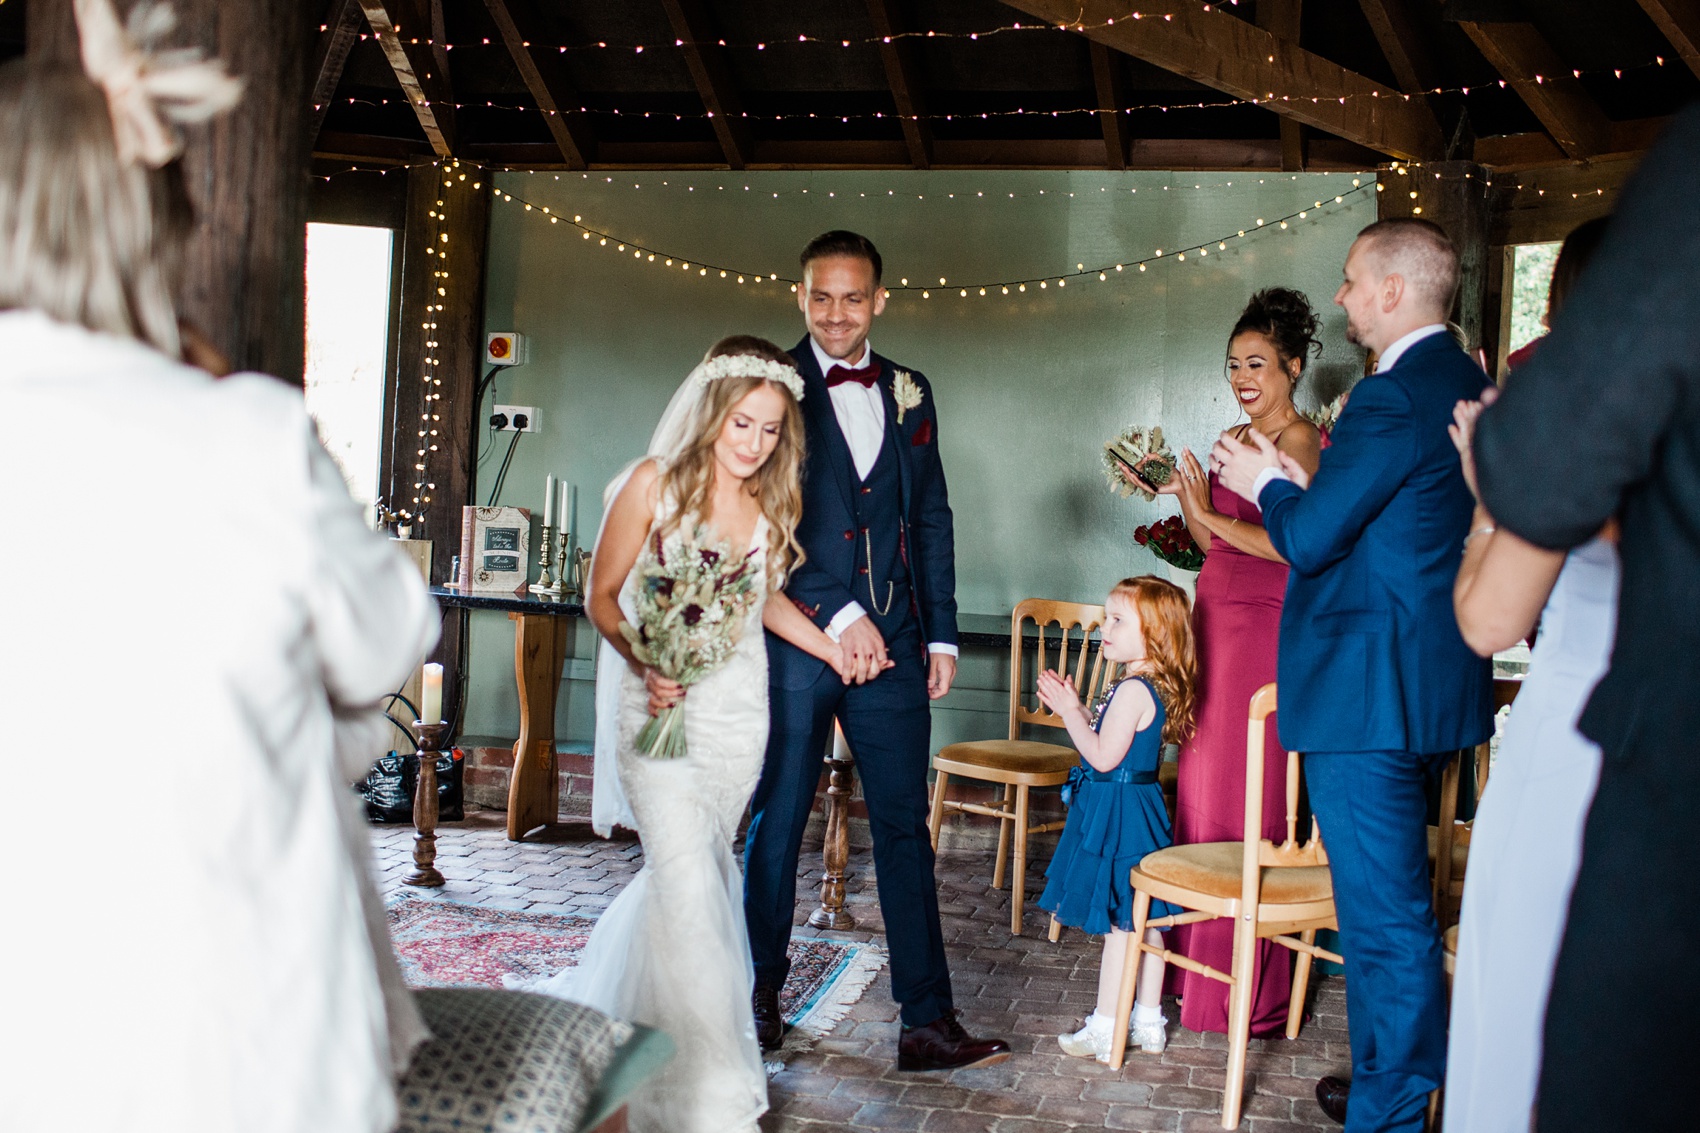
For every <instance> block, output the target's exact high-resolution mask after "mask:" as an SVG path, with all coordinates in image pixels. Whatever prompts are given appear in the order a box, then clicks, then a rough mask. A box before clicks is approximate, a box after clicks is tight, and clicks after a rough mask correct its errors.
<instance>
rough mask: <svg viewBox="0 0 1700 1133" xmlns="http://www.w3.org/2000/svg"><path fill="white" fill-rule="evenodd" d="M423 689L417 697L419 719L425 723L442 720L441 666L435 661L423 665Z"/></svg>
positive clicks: (435, 722) (440, 721)
mask: <svg viewBox="0 0 1700 1133" xmlns="http://www.w3.org/2000/svg"><path fill="white" fill-rule="evenodd" d="M424 688H425V691H424V694H423V695H422V696H421V697H420V698H419V700H420V704H419V719H420V721H421V722H422V723H426V724H440V723H442V722H443V667H442V666H441V665H439V664H437V663H436V662H432V663H430V664H428V665H426V666H425V686H424Z"/></svg>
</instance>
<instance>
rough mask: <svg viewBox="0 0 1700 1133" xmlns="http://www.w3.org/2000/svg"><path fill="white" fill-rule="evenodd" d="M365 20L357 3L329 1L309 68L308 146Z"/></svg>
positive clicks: (316, 134)
mask: <svg viewBox="0 0 1700 1133" xmlns="http://www.w3.org/2000/svg"><path fill="white" fill-rule="evenodd" d="M365 18H366V16H365V13H364V12H362V11H361V10H360V3H359V0H332V3H331V6H330V10H329V11H328V12H327V13H326V15H325V20H324V25H325V30H324V31H322V32H320V33H319V42H318V45H317V46H316V47H315V48H314V49H313V69H312V70H311V71H309V72H308V74H310V75H311V76H312V78H313V92H312V95H311V100H312V107H311V109H309V110H308V111H307V144H308V145H309V146H310V145H312V143H313V140H314V139H315V138H317V137H318V136H319V129H320V127H322V126H323V125H324V124H325V115H326V114H327V113H328V112H329V111H330V108H331V99H332V98H333V97H334V96H335V95H336V88H337V84H338V83H340V82H341V81H342V69H343V67H344V66H346V65H347V63H348V53H349V52H350V51H352V50H353V49H354V43H355V41H356V40H358V39H359V38H360V25H361V23H362V21H364V20H365Z"/></svg>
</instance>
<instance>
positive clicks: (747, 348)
mask: <svg viewBox="0 0 1700 1133" xmlns="http://www.w3.org/2000/svg"><path fill="white" fill-rule="evenodd" d="M802 396H803V382H802V379H801V378H800V377H798V375H797V371H796V370H795V368H794V367H793V365H792V362H791V357H790V355H788V354H786V353H785V352H784V351H782V350H780V349H779V347H777V346H774V345H773V344H772V343H770V342H767V341H766V340H764V339H760V338H754V337H751V336H743V335H739V336H734V337H732V338H727V339H723V340H722V341H720V342H718V343H716V344H715V345H714V347H713V348H712V349H711V350H709V352H708V355H707V357H706V358H704V360H703V363H702V365H700V366H698V367H697V368H696V369H695V370H693V371H692V372H691V374H690V376H689V377H687V378H686V379H685V381H684V384H683V385H681V386H680V387H679V392H678V393H676V394H675V395H674V397H673V401H672V403H671V404H670V405H669V406H668V407H667V412H666V414H664V415H663V417H662V420H661V424H660V425H659V426H657V428H656V431H655V437H654V439H653V440H652V441H651V442H650V448H649V456H648V457H647V458H646V459H644V460H642V461H640V462H638V463H637V464H636V465H635V466H634V467H632V468H631V469H630V470H628V471H627V472H625V473H623V474H622V475H621V476H620V477H619V478H617V479H616V480H615V481H614V482H613V483H612V484H610V485H609V488H608V493H607V495H608V498H609V499H610V500H611V503H610V504H609V505H608V507H607V508H606V514H605V517H604V519H603V524H602V531H601V532H600V534H599V535H598V537H597V541H596V553H595V557H594V558H593V559H592V569H591V578H590V593H589V595H588V598H587V601H586V605H587V608H588V612H589V614H590V619H591V621H592V622H593V623H594V624H595V626H596V628H597V631H598V632H600V633H601V635H602V637H603V640H604V643H605V644H604V645H603V646H602V656H601V657H600V658H599V662H598V676H597V758H596V813H595V816H594V820H595V823H596V827H597V830H598V832H599V833H602V834H606V833H607V832H608V828H609V827H610V826H611V825H613V824H614V823H616V822H617V823H618V824H620V825H622V826H628V827H632V828H634V829H636V830H637V832H638V835H639V837H640V838H641V840H642V842H643V853H644V865H643V868H642V869H641V870H640V871H639V872H638V874H637V876H636V877H634V878H633V879H632V881H631V883H630V884H629V885H627V886H626V888H625V890H624V891H622V892H621V893H620V895H619V897H617V898H616V899H615V900H614V902H613V904H611V905H610V906H609V907H608V910H607V911H606V912H605V913H604V914H603V915H602V917H601V919H600V920H599V921H598V923H597V925H596V929H595V931H594V932H593V933H592V934H591V937H590V941H589V943H588V944H587V945H586V947H585V951H584V955H583V957H582V959H581V962H580V964H579V966H578V967H577V968H569V969H567V970H565V971H563V972H560V973H558V974H557V975H555V976H553V977H551V978H550V979H549V980H547V981H545V983H544V984H542V985H541V986H538V987H534V988H532V989H531V990H535V991H542V992H545V993H548V994H552V995H558V996H561V997H563V998H567V999H572V1000H574V1001H576V1002H580V1003H584V1004H587V1005H589V1006H591V1007H595V1008H597V1009H598V1010H600V1011H603V1012H605V1013H606V1014H609V1015H613V1016H616V1017H618V1018H621V1019H628V1020H630V1021H632V1022H635V1023H641V1024H644V1025H646V1026H650V1027H655V1028H657V1029H659V1030H662V1031H665V1032H666V1033H667V1034H668V1035H669V1036H670V1037H671V1038H672V1039H673V1042H674V1044H675V1046H676V1048H677V1050H676V1053H675V1054H674V1056H673V1059H672V1060H671V1061H670V1062H669V1063H668V1064H667V1066H666V1067H665V1069H664V1070H663V1072H662V1073H661V1074H659V1075H658V1076H656V1077H655V1078H653V1079H651V1081H650V1082H649V1083H647V1084H646V1085H645V1087H644V1088H643V1089H642V1090H641V1091H640V1092H639V1093H638V1094H637V1095H636V1096H634V1098H633V1099H632V1101H631V1103H630V1110H629V1113H630V1123H631V1129H632V1130H633V1133H723V1131H724V1133H733V1131H736V1133H754V1130H755V1128H756V1119H757V1118H758V1117H759V1116H761V1114H762V1113H764V1112H765V1111H766V1110H767V1077H766V1074H765V1072H764V1070H763V1067H762V1060H761V1052H760V1050H759V1048H758V1047H757V1045H756V1032H755V1022H754V1019H753V1017H752V1015H751V1010H750V995H751V987H752V980H753V977H752V974H751V968H750V952H749V942H748V938H747V936H746V933H745V928H744V919H743V913H742V882H741V879H740V877H739V874H738V869H737V864H736V861H735V859H734V858H733V855H732V839H733V836H734V835H735V834H736V832H737V828H738V822H739V820H740V819H741V818H742V817H743V814H744V808H745V806H746V804H747V803H748V802H749V798H750V794H751V792H752V791H753V790H754V789H755V784H756V778H757V776H758V775H759V774H760V772H761V765H762V755H763V752H764V750H765V749H766V746H767V726H768V715H767V648H766V645H765V643H764V642H763V639H762V628H763V627H766V628H767V629H769V630H771V631H772V632H774V633H776V634H778V635H779V636H780V637H783V638H784V639H786V640H787V641H790V642H792V643H793V644H795V645H797V646H798V647H799V648H801V649H803V650H806V651H807V652H809V653H811V654H813V655H814V656H816V657H820V658H822V659H823V660H825V661H827V662H828V663H829V664H831V665H832V666H833V667H834V669H839V668H841V657H840V653H839V648H838V646H837V644H836V643H834V642H833V641H832V640H831V639H829V638H828V637H827V636H826V634H824V633H823V632H821V630H819V629H818V628H816V627H815V625H814V624H813V623H812V622H810V621H809V620H808V619H807V618H806V617H804V616H803V614H802V613H801V612H800V611H799V610H798V609H797V608H796V607H795V606H793V605H792V604H791V603H790V602H788V601H784V600H783V598H781V600H780V601H776V602H769V601H765V600H763V601H761V602H759V603H758V605H757V607H756V609H755V610H753V611H752V612H751V613H750V615H749V619H750V620H749V622H748V624H747V625H746V626H745V630H744V633H743V636H742V637H741V638H740V639H739V642H738V645H737V649H736V651H735V652H734V653H733V655H732V658H731V659H730V660H729V661H727V662H726V663H725V665H723V666H722V667H721V668H719V669H717V670H715V671H714V672H712V673H710V674H709V675H708V676H707V677H705V678H703V679H702V680H701V681H699V682H698V683H696V684H695V685H692V686H691V688H690V690H689V694H688V696H687V694H686V690H684V689H683V688H681V687H680V686H679V685H677V684H675V683H673V682H672V681H669V680H667V679H666V678H664V677H662V676H661V675H660V674H659V673H657V672H655V671H654V670H653V669H648V668H646V667H644V666H643V665H642V664H640V663H639V662H638V661H637V660H636V659H635V658H634V657H633V656H632V650H631V646H630V645H629V644H627V642H626V640H625V638H624V637H622V636H621V634H620V630H619V627H620V624H621V623H622V622H625V621H630V620H631V619H632V613H631V609H632V605H631V590H632V578H633V574H634V570H635V568H636V567H637V566H638V563H639V557H640V553H645V554H647V553H648V551H647V548H648V547H650V546H652V545H654V543H653V541H654V540H655V539H656V538H657V537H659V538H660V539H661V540H662V545H663V546H664V547H671V546H673V545H676V543H677V542H681V541H684V540H687V539H690V538H692V537H693V532H694V531H695V530H696V529H697V528H699V527H700V528H701V529H702V530H703V536H702V545H703V546H711V545H714V544H722V545H724V546H725V547H726V548H727V549H728V550H729V551H730V552H731V553H742V552H743V551H744V550H745V549H746V548H747V549H748V551H749V553H750V554H751V556H752V560H751V561H752V563H753V564H754V566H755V569H756V570H757V571H758V576H757V579H758V581H757V589H758V591H759V592H760V593H762V594H763V595H764V599H765V598H766V597H772V596H774V595H776V594H778V593H779V589H780V587H781V586H782V585H783V584H784V581H785V576H786V574H787V572H788V571H790V570H792V569H794V568H795V567H796V565H797V564H798V562H799V561H800V560H801V558H802V551H801V549H800V548H799V546H798V544H797V540H796V534H795V533H796V528H797V518H798V515H799V513H800V511H801V508H802V494H801V487H800V481H799V469H800V467H801V464H802V458H803V451H802V448H803V420H802V414H801V411H800V410H799V409H798V405H797V403H798V401H799V400H800V399H801V398H802ZM681 700H683V701H684V702H685V704H686V708H685V713H684V720H685V736H686V741H687V745H688V753H687V754H686V755H685V756H683V757H682V758H679V759H653V758H650V757H648V756H645V755H643V754H641V753H640V752H639V751H637V748H636V736H637V732H638V730H639V729H640V728H641V727H642V726H643V724H644V721H645V720H646V719H647V717H648V716H650V715H653V714H654V713H656V712H659V711H660V710H661V709H663V708H665V707H668V706H670V705H672V704H675V703H679V702H680V701H681Z"/></svg>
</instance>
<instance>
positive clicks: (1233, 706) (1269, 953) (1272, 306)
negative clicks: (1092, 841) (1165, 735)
mask: <svg viewBox="0 0 1700 1133" xmlns="http://www.w3.org/2000/svg"><path fill="white" fill-rule="evenodd" d="M1317 325H1318V323H1317V317H1316V312H1314V311H1313V310H1312V309H1311V306H1310V301H1309V300H1308V299H1307V298H1305V296H1304V295H1303V294H1302V293H1301V292H1298V291H1292V290H1289V289H1287V288H1284V287H1273V288H1270V289H1268V290H1266V291H1259V292H1258V293H1257V294H1255V295H1253V296H1252V297H1251V302H1249V303H1248V304H1246V308H1245V311H1244V312H1243V313H1242V314H1241V315H1240V318H1239V321H1238V322H1236V323H1235V324H1234V329H1233V333H1232V334H1231V335H1229V337H1228V362H1227V377H1228V386H1229V388H1230V389H1231V390H1232V391H1233V394H1234V398H1235V400H1236V401H1238V402H1239V404H1240V407H1241V409H1242V410H1243V411H1244V412H1245V413H1246V415H1247V416H1249V417H1250V418H1251V420H1250V421H1249V422H1247V423H1245V424H1242V425H1239V426H1237V427H1236V428H1235V430H1234V431H1235V433H1236V434H1237V435H1238V436H1239V437H1240V439H1242V440H1243V439H1245V435H1246V431H1247V430H1249V429H1256V430H1257V431H1258V432H1260V433H1262V434H1263V435H1264V436H1266V437H1268V438H1269V439H1270V440H1272V441H1274V442H1275V445H1276V447H1277V448H1279V449H1280V450H1281V451H1282V452H1285V453H1287V454H1288V455H1289V456H1291V457H1292V458H1293V459H1294V460H1296V461H1297V462H1298V463H1299V464H1300V465H1302V466H1303V467H1304V469H1305V471H1307V472H1311V473H1314V472H1315V471H1316V466H1317V459H1318V456H1319V454H1320V453H1321V436H1320V434H1319V433H1318V432H1317V429H1316V426H1315V425H1312V424H1311V423H1310V422H1309V421H1307V420H1305V418H1304V417H1302V416H1300V414H1299V411H1298V410H1297V409H1296V408H1295V407H1294V405H1293V391H1294V390H1295V389H1296V388H1297V387H1298V384H1299V379H1300V378H1301V377H1302V376H1303V374H1304V369H1305V363H1306V360H1307V358H1308V357H1309V355H1310V354H1311V352H1312V351H1313V350H1315V349H1318V348H1319V347H1320V345H1321V344H1320V342H1319V341H1318V339H1317ZM1177 471H1178V473H1179V475H1177V476H1175V477H1173V478H1172V479H1171V480H1170V482H1169V484H1167V485H1165V486H1164V488H1162V489H1160V490H1161V491H1162V492H1164V493H1165V494H1173V495H1176V496H1178V497H1179V499H1180V505H1181V513H1182V515H1184V516H1185V518H1186V524H1187V528H1188V529H1189V530H1190V531H1191V532H1192V537H1193V539H1194V540H1195V541H1196V542H1197V543H1198V545H1199V546H1200V547H1203V548H1205V550H1206V553H1205V559H1204V569H1203V570H1201V571H1200V572H1199V575H1198V594H1197V598H1196V602H1195V605H1194V607H1193V636H1194V639H1195V640H1196V641H1197V643H1198V666H1199V688H1198V695H1199V710H1198V729H1197V731H1196V732H1195V733H1194V734H1193V738H1192V740H1191V741H1190V742H1189V743H1188V744H1187V745H1186V747H1185V748H1184V749H1182V752H1181V760H1180V781H1179V784H1178V786H1177V788H1176V796H1177V797H1176V804H1177V806H1176V809H1177V811H1178V813H1177V814H1176V818H1175V843H1176V844H1177V845H1183V844H1186V843H1192V842H1238V841H1240V840H1241V839H1242V838H1244V836H1245V758H1246V755H1245V736H1246V712H1247V708H1248V706H1249V705H1250V702H1251V697H1252V694H1253V693H1254V692H1256V691H1257V690H1258V689H1259V688H1260V687H1262V686H1263V685H1265V684H1267V683H1269V682H1270V681H1272V680H1274V679H1275V655H1276V642H1277V639H1278V637H1279V635H1280V626H1281V601H1282V599H1283V598H1284V597H1285V595H1286V592H1287V564H1286V561H1285V560H1284V559H1282V558H1281V556H1280V555H1278V554H1277V553H1276V552H1275V548H1274V547H1273V546H1272V545H1271V544H1270V542H1269V536H1268V535H1267V534H1265V533H1264V530H1263V525H1262V522H1261V519H1262V513H1261V512H1259V511H1258V509H1257V506H1256V505H1255V504H1252V503H1249V502H1247V501H1246V500H1243V499H1241V498H1240V497H1239V496H1237V495H1235V494H1234V493H1233V492H1230V491H1228V490H1227V489H1226V488H1224V487H1220V486H1218V485H1217V483H1216V479H1215V476H1214V475H1211V476H1209V477H1208V478H1206V475H1205V472H1204V469H1203V468H1202V467H1201V466H1200V465H1199V462H1198V460H1197V458H1196V457H1194V456H1193V454H1192V452H1191V451H1190V450H1182V453H1181V459H1180V461H1179V468H1178V469H1177ZM1267 734H1268V749H1267V752H1266V755H1265V758H1266V760H1267V764H1266V768H1265V773H1264V779H1263V783H1264V787H1263V833H1264V836H1265V837H1270V838H1276V839H1280V838H1283V837H1285V836H1286V782H1287V773H1286V753H1285V752H1284V751H1283V750H1282V748H1281V743H1280V740H1279V739H1278V738H1277V737H1276V729H1274V728H1271V729H1269V731H1268V733H1267ZM1174 935H1175V936H1176V938H1177V939H1176V943H1175V950H1176V951H1177V952H1179V953H1181V954H1182V955H1185V956H1189V957H1191V958H1192V959H1194V960H1197V961H1198V962H1200V963H1202V964H1207V965H1209V966H1210V967H1212V968H1215V969H1217V970H1218V971H1223V972H1226V971H1229V970H1230V969H1231V967H1232V965H1233V941H1234V926H1233V923H1232V922H1231V921H1227V920H1216V921H1208V922H1205V923H1202V924H1196V925H1188V926H1183V927H1181V928H1178V929H1176V930H1175V934H1174ZM1258 965H1259V974H1258V978H1257V991H1256V997H1255V999H1254V1000H1253V1002H1252V1012H1251V1033H1252V1035H1253V1036H1267V1035H1274V1034H1279V1033H1282V1032H1283V1031H1284V1028H1285V1027H1286V1021H1287V998H1288V995H1289V993H1290V989H1291V985H1292V953H1291V952H1289V951H1288V950H1287V949H1285V948H1281V947H1279V946H1278V945H1273V944H1270V943H1269V942H1268V941H1264V942H1262V943H1260V944H1259V945H1258ZM1170 970H1171V971H1172V972H1174V973H1175V974H1176V976H1177V977H1178V981H1177V982H1178V987H1177V989H1176V990H1177V991H1178V992H1179V994H1180V996H1181V1025H1182V1026H1184V1027H1186V1028H1187V1029H1189V1030H1193V1031H1222V1032H1225V1031H1227V1029H1228V985H1227V984H1225V983H1221V982H1219V981H1217V980H1212V979H1209V978H1207V977H1205V976H1200V975H1196V974H1194V973H1192V972H1187V971H1185V970H1184V969H1180V968H1171V969H1170Z"/></svg>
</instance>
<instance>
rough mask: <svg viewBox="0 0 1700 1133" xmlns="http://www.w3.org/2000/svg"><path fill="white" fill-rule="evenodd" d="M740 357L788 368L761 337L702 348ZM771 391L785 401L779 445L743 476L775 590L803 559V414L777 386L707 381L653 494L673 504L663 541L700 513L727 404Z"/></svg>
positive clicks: (786, 359) (759, 381) (787, 358)
mask: <svg viewBox="0 0 1700 1133" xmlns="http://www.w3.org/2000/svg"><path fill="white" fill-rule="evenodd" d="M742 354H747V355H751V356H753V357H756V358H762V359H765V360H767V361H770V362H780V363H783V364H784V365H787V366H795V364H796V363H795V362H794V361H793V360H792V358H791V355H789V354H787V353H786V352H785V351H783V350H781V349H780V348H779V347H777V346H775V345H774V344H773V343H771V342H769V341H767V340H766V339H764V338H757V337H756V336H754V335H747V334H739V335H732V336H731V337H729V338H723V339H721V340H720V341H719V342H717V343H715V344H714V345H713V346H711V347H709V350H708V353H707V354H705V355H703V359H702V360H703V361H704V362H707V361H709V360H711V359H714V358H721V357H726V356H736V355H742ZM762 385H766V386H769V387H770V388H772V389H773V390H774V391H776V392H777V393H778V394H779V396H780V398H781V400H783V401H784V403H785V417H784V420H783V421H782V422H781V424H780V427H779V443H778V444H777V445H775V446H774V449H773V452H772V454H771V455H769V456H768V458H767V461H766V462H765V463H764V464H763V465H762V466H761V467H760V468H759V469H757V470H756V473H755V475H753V476H751V477H750V487H751V490H752V493H753V494H754V495H755V497H756V498H757V500H758V501H759V502H760V504H761V510H762V514H763V515H765V516H766V517H767V523H768V530H769V536H768V548H767V565H768V575H767V577H768V585H769V587H770V588H771V589H773V590H778V589H779V588H780V587H782V586H784V585H785V580H786V579H787V578H788V577H789V576H790V574H791V572H792V571H793V570H795V569H796V568H797V567H798V566H800V565H801V564H802V562H803V547H802V545H801V544H800V543H798V542H797V523H798V521H799V520H800V519H801V518H802V514H803V484H802V468H803V444H804V442H803V412H802V409H801V408H799V406H798V404H797V399H796V398H794V397H792V396H791V391H790V390H789V389H787V388H786V387H785V386H784V384H783V383H780V382H770V381H768V380H767V379H765V378H756V377H749V378H745V377H729V378H717V379H715V380H714V381H711V382H709V383H708V386H707V388H706V389H705V390H704V392H703V396H702V399H701V400H700V401H699V402H698V404H697V407H696V417H695V420H694V421H692V423H691V430H690V433H691V439H690V440H689V441H688V442H687V443H686V444H685V447H684V448H683V449H682V450H681V451H680V453H679V455H678V456H677V457H676V458H675V459H674V460H673V461H672V462H671V463H670V464H668V465H667V466H666V467H665V468H663V469H662V470H661V476H660V481H659V484H658V487H659V494H660V495H661V497H662V498H664V499H672V500H673V501H674V502H675V503H676V504H677V507H676V508H675V509H674V511H673V514H672V518H671V519H670V520H669V521H668V522H667V523H666V524H665V525H663V527H662V528H661V529H660V530H659V531H658V532H657V533H658V534H659V535H660V536H662V537H663V538H665V537H666V536H667V535H668V534H669V533H670V532H671V531H673V530H674V529H676V528H677V527H678V526H679V521H680V518H681V517H682V516H685V515H706V514H708V510H709V502H710V496H711V495H712V493H713V491H714V468H715V464H714V442H715V441H717V440H718V439H719V438H720V431H721V430H722V429H723V428H725V426H726V418H727V417H728V416H729V415H730V414H731V412H732V407H733V406H735V405H737V404H738V403H739V402H740V401H742V400H743V399H744V396H745V395H746V394H748V393H749V392H750V391H751V390H753V389H755V388H756V387H757V386H762Z"/></svg>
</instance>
